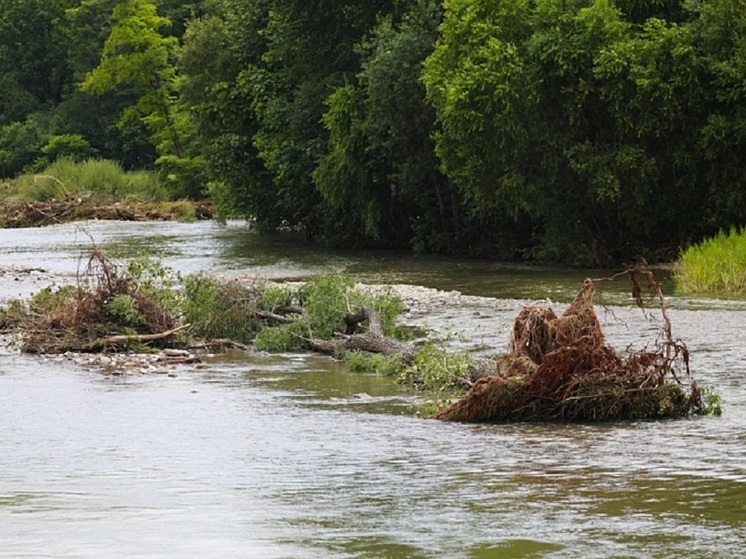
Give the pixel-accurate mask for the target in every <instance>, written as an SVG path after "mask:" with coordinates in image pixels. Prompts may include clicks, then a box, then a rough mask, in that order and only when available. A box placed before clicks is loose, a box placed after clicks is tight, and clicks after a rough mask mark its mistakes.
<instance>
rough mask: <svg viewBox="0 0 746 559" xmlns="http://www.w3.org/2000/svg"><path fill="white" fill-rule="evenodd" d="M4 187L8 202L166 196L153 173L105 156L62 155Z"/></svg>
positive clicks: (103, 200)
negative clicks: (77, 158) (129, 168)
mask: <svg viewBox="0 0 746 559" xmlns="http://www.w3.org/2000/svg"><path fill="white" fill-rule="evenodd" d="M4 189H5V196H4V197H5V200H6V201H7V202H43V201H46V200H50V199H52V198H59V197H63V196H90V197H91V198H93V200H94V201H96V202H99V203H111V202H117V201H120V200H128V201H139V202H163V201H166V200H168V199H169V195H168V191H167V190H166V188H165V187H163V186H162V185H161V184H160V183H159V181H158V178H157V176H156V174H155V173H151V172H148V171H125V170H124V169H123V168H122V166H121V165H120V164H119V163H117V162H115V161H109V160H105V159H88V160H86V161H81V162H75V161H73V160H71V159H67V158H61V159H58V160H57V161H55V162H54V163H52V164H51V165H49V166H48V167H47V168H46V169H44V170H43V171H41V172H40V173H34V174H27V175H22V176H20V177H18V178H17V179H15V180H13V181H11V182H9V183H7V184H5V185H4Z"/></svg>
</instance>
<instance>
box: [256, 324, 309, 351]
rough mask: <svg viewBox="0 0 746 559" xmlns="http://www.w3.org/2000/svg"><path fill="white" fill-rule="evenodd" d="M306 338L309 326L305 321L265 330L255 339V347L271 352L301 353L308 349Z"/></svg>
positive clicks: (258, 333)
mask: <svg viewBox="0 0 746 559" xmlns="http://www.w3.org/2000/svg"><path fill="white" fill-rule="evenodd" d="M306 336H308V326H307V324H305V323H304V322H303V321H298V322H293V323H290V324H282V325H280V326H273V327H268V328H263V329H262V330H260V331H259V332H257V334H256V337H255V338H254V347H255V348H256V349H257V350H259V351H269V352H286V351H301V350H303V349H307V345H306V342H305V340H304V339H303V338H304V337H306Z"/></svg>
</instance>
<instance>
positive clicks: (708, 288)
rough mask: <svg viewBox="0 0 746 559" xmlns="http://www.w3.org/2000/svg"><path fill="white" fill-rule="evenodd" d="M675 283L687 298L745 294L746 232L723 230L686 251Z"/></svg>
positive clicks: (679, 265) (678, 264) (680, 259)
mask: <svg viewBox="0 0 746 559" xmlns="http://www.w3.org/2000/svg"><path fill="white" fill-rule="evenodd" d="M674 282H675V286H676V290H677V291H678V292H679V293H682V294H685V295H704V294H711V295H714V294H723V295H741V296H742V295H746V230H744V229H735V228H732V229H731V230H730V231H729V232H728V233H725V232H724V231H720V232H719V233H718V234H717V235H716V236H715V237H712V238H710V239H706V240H704V241H702V242H701V243H698V244H696V245H694V246H691V247H689V248H688V249H686V250H685V251H684V252H682V254H681V256H680V258H679V261H678V262H677V265H676V271H675V274H674Z"/></svg>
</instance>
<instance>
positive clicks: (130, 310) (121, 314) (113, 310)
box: [106, 293, 147, 328]
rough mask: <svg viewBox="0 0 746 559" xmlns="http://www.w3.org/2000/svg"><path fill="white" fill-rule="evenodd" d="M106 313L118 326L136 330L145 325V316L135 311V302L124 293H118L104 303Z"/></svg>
mask: <svg viewBox="0 0 746 559" xmlns="http://www.w3.org/2000/svg"><path fill="white" fill-rule="evenodd" d="M106 312H107V313H109V315H110V316H111V317H112V319H113V321H114V322H115V323H116V324H117V325H119V326H125V327H128V328H137V327H138V326H144V325H145V324H146V323H147V319H146V318H145V316H143V314H142V313H141V312H140V311H138V310H137V307H136V304H135V300H134V299H133V298H132V296H131V295H128V294H126V293H118V294H117V295H115V296H114V297H113V298H112V299H111V301H109V302H108V303H106Z"/></svg>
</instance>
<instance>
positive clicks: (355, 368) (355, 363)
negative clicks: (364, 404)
mask: <svg viewBox="0 0 746 559" xmlns="http://www.w3.org/2000/svg"><path fill="white" fill-rule="evenodd" d="M345 364H346V365H347V368H348V369H349V370H350V371H352V372H355V373H370V372H374V373H378V374H379V375H383V376H387V377H398V376H400V375H402V374H403V373H404V370H405V366H404V364H403V363H402V360H401V355H399V354H393V355H380V354H377V353H367V352H363V351H351V352H349V353H347V354H346V355H345Z"/></svg>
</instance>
